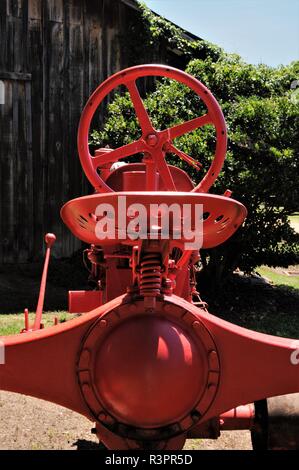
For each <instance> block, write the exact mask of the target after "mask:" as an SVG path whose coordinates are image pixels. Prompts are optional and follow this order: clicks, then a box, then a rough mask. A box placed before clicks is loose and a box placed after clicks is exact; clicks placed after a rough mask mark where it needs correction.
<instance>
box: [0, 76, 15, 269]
mask: <svg viewBox="0 0 299 470" xmlns="http://www.w3.org/2000/svg"><path fill="white" fill-rule="evenodd" d="M5 89H6V99H5V104H4V105H1V122H0V126H1V132H2V135H1V186H0V190H1V204H0V205H1V226H0V230H1V240H0V243H1V245H2V263H10V262H11V263H12V262H13V261H14V252H13V228H14V205H13V190H14V172H13V155H14V148H13V91H12V83H11V82H9V81H6V82H5Z"/></svg>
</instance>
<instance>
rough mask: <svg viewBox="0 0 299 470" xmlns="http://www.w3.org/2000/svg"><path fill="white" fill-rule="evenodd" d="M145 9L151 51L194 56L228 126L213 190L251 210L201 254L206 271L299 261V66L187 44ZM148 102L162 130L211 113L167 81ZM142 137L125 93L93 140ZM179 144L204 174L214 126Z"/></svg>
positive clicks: (193, 68)
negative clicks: (164, 48)
mask: <svg viewBox="0 0 299 470" xmlns="http://www.w3.org/2000/svg"><path fill="white" fill-rule="evenodd" d="M142 12H143V13H142V14H143V18H144V21H146V22H147V23H148V36H147V37H148V38H149V39H150V43H151V47H155V46H156V45H157V42H156V41H162V40H163V41H166V42H168V43H171V45H172V47H174V44H175V47H176V48H177V49H179V50H181V51H182V52H183V53H184V54H185V56H186V57H187V58H191V59H192V60H190V62H189V64H188V67H187V69H186V71H187V72H188V73H190V74H191V75H193V76H195V77H196V78H198V79H199V80H200V81H202V82H203V83H204V84H205V85H206V86H207V87H208V88H210V89H211V91H212V92H213V94H214V95H215V97H216V99H217V100H218V101H219V103H220V105H221V107H222V109H223V112H224V115H225V118H226V121H227V124H228V131H229V132H228V135H229V140H228V152H227V158H226V161H225V164H224V168H223V171H222V172H221V174H220V177H219V178H218V180H217V182H216V184H215V185H214V187H213V188H212V191H213V192H216V193H218V194H222V193H223V192H224V191H225V190H226V189H227V188H228V189H231V190H232V191H233V197H235V198H236V199H238V200H240V201H241V202H242V203H244V204H245V206H246V207H247V209H248V218H247V220H246V223H245V225H244V227H243V228H241V229H240V230H239V231H238V232H237V234H235V235H234V236H233V237H232V239H231V240H229V241H228V242H226V243H225V244H223V245H222V246H220V247H218V248H216V249H213V250H209V251H208V252H205V253H203V258H204V259H205V260H206V268H207V269H208V267H209V266H210V269H211V270H212V271H213V273H214V274H213V276H214V275H215V269H220V274H219V275H220V276H222V275H223V274H224V273H226V272H228V271H230V270H232V269H234V268H235V267H236V266H239V267H240V268H241V269H243V270H245V271H250V270H252V269H253V268H255V267H256V266H258V265H261V264H268V265H272V266H278V265H281V266H287V265H288V264H294V263H298V261H299V246H298V237H299V236H298V234H296V233H295V232H294V230H293V229H292V228H291V227H290V225H289V219H288V216H289V215H291V214H292V213H294V212H296V211H298V201H299V194H298V186H299V185H298V176H299V171H298V166H299V158H298V157H299V102H298V101H297V100H294V99H292V96H293V95H292V94H293V93H294V90H292V89H291V85H292V83H293V82H294V81H295V80H296V79H297V80H298V79H299V62H293V63H292V64H290V65H289V66H281V67H278V68H271V67H268V66H266V65H258V66H255V65H251V64H247V63H245V62H243V61H242V59H241V58H240V57H239V56H237V55H231V54H230V55H229V54H225V53H224V52H223V51H222V50H221V49H219V48H217V47H216V46H212V45H209V44H208V43H206V42H205V41H195V42H191V41H188V40H187V39H185V37H184V35H183V34H182V31H181V30H179V29H178V28H176V27H175V26H174V25H172V24H171V23H169V22H167V21H166V20H164V19H163V18H160V17H156V16H155V15H154V16H153V14H152V13H150V12H149V10H148V9H147V8H145V7H144V6H143V7H142ZM203 50H204V51H205V52H204V57H200V54H202V51H203ZM198 57H200V58H198ZM144 102H145V106H146V108H147V109H148V112H149V114H150V116H151V119H152V121H153V123H154V125H155V127H156V128H157V129H164V128H166V127H169V126H172V125H174V124H177V123H178V122H181V121H184V120H188V119H192V118H193V117H196V116H198V115H200V114H203V113H205V112H206V111H205V107H204V106H203V103H202V101H201V100H200V99H199V98H198V97H197V96H196V95H195V94H194V93H193V92H192V91H190V90H189V89H187V88H186V87H185V86H184V85H182V84H179V83H177V82H174V81H172V80H169V79H161V80H158V81H157V82H156V88H155V90H153V91H152V92H151V93H148V94H147V96H146V97H145V100H144ZM139 136H140V129H139V125H138V122H137V120H136V116H135V113H134V109H133V106H132V103H131V100H130V97H129V95H128V93H124V94H119V95H117V96H116V97H115V100H114V101H113V103H111V104H110V106H109V108H108V117H107V120H106V123H105V125H104V127H103V129H102V130H101V131H98V130H94V131H93V133H92V136H91V141H92V143H93V144H94V145H97V146H103V145H106V144H109V145H111V146H112V147H117V146H120V145H122V144H124V143H128V142H130V141H133V140H135V139H136V138H138V137H139ZM175 145H176V146H177V147H178V148H180V149H181V150H183V151H184V152H186V153H188V154H190V155H192V156H193V157H195V158H198V159H199V160H200V161H201V162H202V163H203V170H206V169H207V168H208V167H209V164H210V162H211V159H212V157H213V154H214V148H215V132H214V128H213V126H205V127H204V128H201V129H198V130H196V131H193V132H191V133H189V134H188V135H185V136H182V137H180V138H179V139H176V141H175ZM168 160H169V162H170V163H176V164H177V165H178V166H180V167H182V168H183V169H185V170H187V171H188V173H189V174H190V175H191V177H192V178H193V180H194V182H195V183H196V182H198V181H199V180H200V179H202V176H203V173H200V174H198V173H197V172H196V171H195V170H194V169H193V168H190V167H188V166H186V164H185V163H184V162H182V161H180V160H179V159H178V158H177V157H175V156H174V155H169V156H168ZM130 161H132V160H130ZM214 277H215V276H214Z"/></svg>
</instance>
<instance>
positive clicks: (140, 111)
mask: <svg viewBox="0 0 299 470" xmlns="http://www.w3.org/2000/svg"><path fill="white" fill-rule="evenodd" d="M126 87H127V88H128V90H129V93H130V97H131V100H132V102H133V105H134V108H135V112H136V115H137V118H138V121H139V124H140V127H141V130H142V133H143V135H146V134H150V133H151V132H153V130H154V129H153V126H152V123H151V120H150V118H149V116H148V114H147V111H146V109H145V107H144V103H143V101H142V99H141V96H140V94H139V91H138V88H137V85H136V82H135V81H132V82H128V83H126Z"/></svg>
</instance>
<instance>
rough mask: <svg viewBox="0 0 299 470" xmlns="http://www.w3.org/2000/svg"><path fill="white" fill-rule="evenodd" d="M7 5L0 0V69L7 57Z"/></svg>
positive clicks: (4, 64) (4, 66)
mask: <svg viewBox="0 0 299 470" xmlns="http://www.w3.org/2000/svg"><path fill="white" fill-rule="evenodd" d="M6 7H7V5H6V2H3V1H2V2H0V44H1V47H0V69H5V68H6V57H7V9H6Z"/></svg>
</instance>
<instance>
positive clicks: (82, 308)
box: [69, 290, 103, 313]
mask: <svg viewBox="0 0 299 470" xmlns="http://www.w3.org/2000/svg"><path fill="white" fill-rule="evenodd" d="M102 298H103V293H102V291H100V290H79V291H69V312H70V313H85V312H90V311H91V310H94V309H95V308H96V307H99V306H100V305H102V303H103V302H102Z"/></svg>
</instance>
